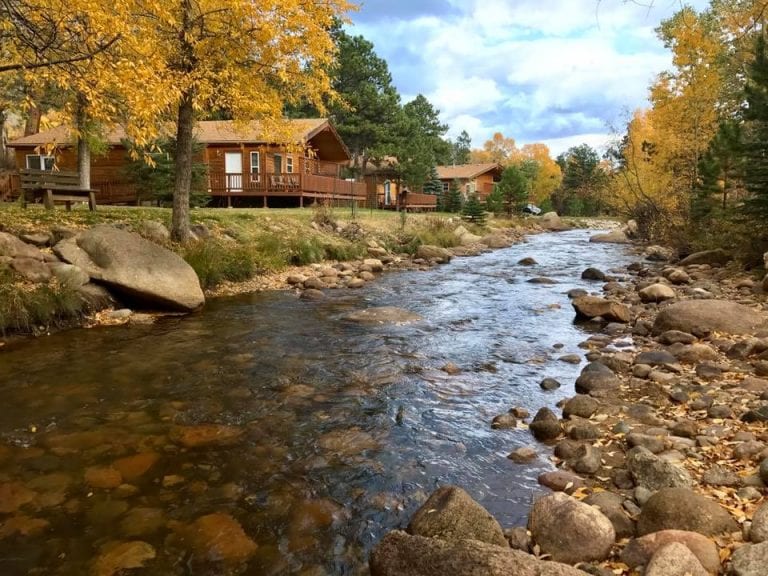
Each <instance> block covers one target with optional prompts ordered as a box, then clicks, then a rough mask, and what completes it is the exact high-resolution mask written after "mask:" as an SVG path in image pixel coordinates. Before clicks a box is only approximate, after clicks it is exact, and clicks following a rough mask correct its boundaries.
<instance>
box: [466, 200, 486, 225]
mask: <svg viewBox="0 0 768 576" xmlns="http://www.w3.org/2000/svg"><path fill="white" fill-rule="evenodd" d="M461 215H462V217H464V218H465V219H467V220H469V221H471V222H473V223H475V224H481V225H482V224H485V207H484V206H483V204H482V202H480V199H479V198H478V197H477V194H472V195H470V197H469V198H467V201H466V202H465V203H464V206H463V207H462V209H461Z"/></svg>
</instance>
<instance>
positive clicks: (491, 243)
mask: <svg viewBox="0 0 768 576" xmlns="http://www.w3.org/2000/svg"><path fill="white" fill-rule="evenodd" d="M477 242H480V243H481V244H483V245H484V246H487V247H488V248H492V249H494V250H497V249H499V248H507V247H509V246H511V245H512V241H511V240H510V239H509V238H507V237H506V236H504V235H503V234H500V233H498V232H496V233H491V234H486V235H485V236H483V237H482V238H480V237H478V236H475V235H474V234H465V235H464V236H462V237H461V243H462V245H464V246H467V245H471V244H476V243H477Z"/></svg>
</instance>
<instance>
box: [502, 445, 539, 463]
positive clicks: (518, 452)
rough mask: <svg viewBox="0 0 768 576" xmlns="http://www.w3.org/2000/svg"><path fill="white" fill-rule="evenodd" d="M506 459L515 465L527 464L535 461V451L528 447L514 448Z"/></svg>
mask: <svg viewBox="0 0 768 576" xmlns="http://www.w3.org/2000/svg"><path fill="white" fill-rule="evenodd" d="M507 458H509V459H510V460H512V462H514V463H515V464H527V463H528V462H532V461H533V460H536V450H534V449H533V448H530V447H528V446H523V447H521V448H516V449H514V450H513V451H512V452H510V453H509V454H508V455H507Z"/></svg>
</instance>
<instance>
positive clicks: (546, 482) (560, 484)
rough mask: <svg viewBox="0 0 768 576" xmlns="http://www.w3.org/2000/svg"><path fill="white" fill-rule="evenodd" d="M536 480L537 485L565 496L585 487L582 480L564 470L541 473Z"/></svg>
mask: <svg viewBox="0 0 768 576" xmlns="http://www.w3.org/2000/svg"><path fill="white" fill-rule="evenodd" d="M537 480H538V482H539V484H541V485H542V486H546V487H547V488H549V489H550V490H554V491H555V492H565V493H566V494H571V493H572V492H573V491H574V490H578V489H579V488H583V487H584V486H586V483H585V482H584V479H583V478H581V477H580V476H577V475H576V474H572V473H571V472H567V471H565V470H553V471H552V472H542V473H541V474H539V477H538V478H537Z"/></svg>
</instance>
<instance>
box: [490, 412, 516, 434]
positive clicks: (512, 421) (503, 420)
mask: <svg viewBox="0 0 768 576" xmlns="http://www.w3.org/2000/svg"><path fill="white" fill-rule="evenodd" d="M491 428H493V429H494V430H509V429H512V428H517V418H515V417H514V415H512V414H509V413H507V414H499V415H498V416H495V417H494V418H493V420H492V421H491Z"/></svg>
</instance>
